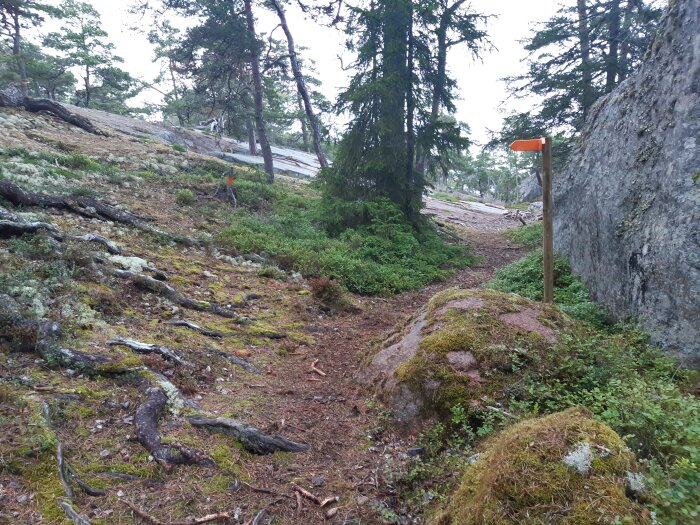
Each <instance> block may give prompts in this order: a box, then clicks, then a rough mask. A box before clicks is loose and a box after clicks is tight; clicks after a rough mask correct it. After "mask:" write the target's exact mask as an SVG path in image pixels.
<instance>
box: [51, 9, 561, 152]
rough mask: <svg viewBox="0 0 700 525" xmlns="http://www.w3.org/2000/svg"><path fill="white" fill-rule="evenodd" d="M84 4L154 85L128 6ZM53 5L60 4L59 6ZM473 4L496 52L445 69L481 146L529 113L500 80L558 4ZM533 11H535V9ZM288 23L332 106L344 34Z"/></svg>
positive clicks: (264, 18)
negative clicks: (511, 117)
mask: <svg viewBox="0 0 700 525" xmlns="http://www.w3.org/2000/svg"><path fill="white" fill-rule="evenodd" d="M87 1H88V2H90V3H91V4H92V5H93V6H94V7H95V8H96V9H97V10H98V11H99V12H100V14H101V15H102V20H103V28H104V29H105V31H107V32H108V33H109V36H110V40H111V41H112V42H113V43H114V44H115V45H116V51H117V54H118V55H119V56H121V57H122V58H123V59H124V64H123V65H122V67H123V68H124V69H126V70H127V71H129V72H130V73H131V74H132V75H135V76H137V77H139V78H141V79H143V80H146V81H149V80H152V79H153V78H154V77H155V76H156V74H157V72H158V70H157V67H156V66H155V65H154V64H153V52H152V50H151V47H150V45H149V43H148V41H147V39H146V37H145V35H143V34H138V33H136V32H134V31H131V30H129V27H131V26H133V25H135V24H138V23H139V21H138V20H137V19H135V18H134V17H132V16H129V15H128V14H127V9H128V6H129V4H130V3H131V1H130V0H125V1H116V0H87ZM55 3H59V2H58V0H56V2H55ZM471 3H472V6H473V8H474V9H475V10H476V11H478V12H481V13H484V14H491V15H496V16H495V17H494V18H492V19H491V20H490V22H489V26H488V32H489V36H490V39H491V41H492V42H493V44H494V46H495V48H496V49H495V50H494V51H492V52H490V53H487V54H485V55H484V57H483V59H482V61H481V62H475V61H474V60H473V59H472V58H471V57H469V56H468V54H467V53H466V51H465V50H463V49H456V50H453V52H452V55H451V57H450V61H449V66H450V70H451V72H452V74H453V75H454V76H455V78H457V79H458V83H459V87H458V93H459V97H460V100H459V101H458V104H457V108H458V115H457V118H458V119H459V120H460V121H463V122H466V123H468V124H469V126H470V127H471V129H472V138H473V139H474V140H475V141H477V142H484V141H486V140H487V139H488V134H487V130H489V129H490V130H497V129H499V127H500V124H501V119H502V118H503V116H504V113H506V114H507V113H508V112H510V111H512V110H514V109H521V110H523V109H529V108H528V105H529V104H528V103H526V102H521V103H520V105H518V102H517V101H508V102H507V103H506V104H505V105H504V104H503V101H504V100H505V99H506V96H507V95H506V92H505V86H504V83H503V82H502V81H501V78H503V77H505V76H509V75H514V74H517V73H519V72H521V71H522V70H523V63H522V60H523V59H524V58H525V53H524V51H523V49H522V45H521V44H520V43H519V41H520V40H521V39H523V38H524V37H526V36H527V35H528V34H529V31H530V29H531V27H532V25H533V24H534V23H536V22H539V21H543V20H546V19H548V18H549V17H551V16H552V15H553V14H554V13H555V12H556V11H557V9H558V5H559V0H537V1H536V2H526V1H524V0H472V2H471ZM535 5H536V6H537V9H534V8H533V6H535ZM258 11H259V13H258V16H259V19H260V20H259V24H258V25H259V31H260V32H263V31H270V30H271V29H272V28H273V27H275V25H276V18H275V16H274V15H273V14H272V13H265V12H263V11H262V10H258ZM287 18H288V21H289V25H290V28H291V30H292V32H293V34H294V38H295V40H296V41H297V44H298V45H300V46H304V47H307V48H308V51H306V54H307V56H308V57H309V58H311V59H313V60H314V61H315V62H316V69H317V71H318V77H319V78H320V79H321V80H322V81H323V85H322V87H321V90H322V91H323V93H324V94H325V95H326V96H327V97H328V98H329V99H330V100H334V99H335V95H336V94H337V92H338V90H339V89H340V88H342V87H343V86H344V85H345V84H346V81H347V77H346V73H344V72H343V71H342V69H341V67H340V62H339V60H338V58H337V56H338V55H339V54H341V53H342V52H343V36H342V34H340V33H339V32H338V31H336V30H334V29H328V28H324V27H320V26H319V25H318V24H316V23H315V22H313V21H311V20H308V19H305V17H304V15H303V14H302V13H301V12H300V11H299V10H298V8H295V7H294V6H292V5H290V7H289V8H288V13H287ZM175 25H180V24H175ZM144 30H146V31H147V30H148V27H144ZM276 36H277V38H282V37H283V34H282V33H281V32H280V33H279V35H276ZM346 58H349V57H346ZM348 61H349V60H346V63H347V62H348ZM158 97H159V95H158V94H157V93H155V92H153V91H151V92H150V95H149V99H150V100H153V101H155V100H157V99H158Z"/></svg>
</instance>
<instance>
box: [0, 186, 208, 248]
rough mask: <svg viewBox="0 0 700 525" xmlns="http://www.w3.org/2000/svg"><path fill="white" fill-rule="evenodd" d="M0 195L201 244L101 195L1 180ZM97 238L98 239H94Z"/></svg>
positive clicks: (13, 201) (22, 203)
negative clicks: (46, 191)
mask: <svg viewBox="0 0 700 525" xmlns="http://www.w3.org/2000/svg"><path fill="white" fill-rule="evenodd" d="M0 197H2V198H4V199H5V200H7V201H8V202H10V203H11V204H14V205H15V206H37V207H40V208H53V209H57V210H65V211H69V212H71V213H75V214H78V215H81V216H83V217H87V218H89V219H99V220H103V221H111V222H116V223H119V224H126V225H128V226H132V227H134V228H136V229H138V230H141V231H144V232H148V233H152V234H155V235H160V236H164V237H166V238H167V239H170V240H172V241H174V242H177V243H180V244H185V245H186V246H195V245H198V244H201V243H200V242H199V241H196V240H194V239H190V238H187V237H181V236H177V235H171V234H169V233H166V232H164V231H161V230H159V229H158V228H155V227H154V226H151V225H150V224H147V223H146V220H145V219H144V218H142V217H139V216H138V215H135V214H133V213H131V212H128V211H124V210H120V209H119V208H116V207H114V206H110V205H109V204H106V203H104V202H102V201H99V200H97V199H92V198H90V197H82V196H70V197H69V196H64V195H45V194H42V193H34V192H31V191H26V190H23V189H22V188H20V187H19V186H17V184H15V183H14V182H10V181H0ZM92 240H97V239H92Z"/></svg>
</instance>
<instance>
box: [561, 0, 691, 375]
mask: <svg viewBox="0 0 700 525" xmlns="http://www.w3.org/2000/svg"><path fill="white" fill-rule="evenodd" d="M554 183H555V190H554V192H555V193H554V196H555V223H554V229H555V245H556V246H555V247H556V249H557V250H558V251H559V252H561V253H563V254H565V255H566V256H568V257H569V259H570V260H571V266H572V268H573V269H574V270H575V271H576V272H578V273H580V274H581V275H582V277H583V279H584V281H585V282H586V283H587V284H588V286H589V287H590V289H591V291H592V293H593V295H594V296H595V298H596V299H597V300H598V301H599V302H601V303H603V304H604V305H605V306H607V307H608V308H609V309H610V311H611V312H612V313H613V314H614V315H616V316H617V317H626V316H629V315H634V316H640V317H641V318H642V321H643V324H644V326H645V328H646V329H647V330H648V331H649V332H650V333H651V335H652V339H653V341H654V342H655V343H657V344H659V345H660V346H662V347H663V348H664V349H665V350H666V351H667V352H668V353H669V354H670V355H674V356H676V357H678V358H679V360H680V361H681V363H682V364H684V365H686V366H690V367H693V368H698V367H700V2H698V0H672V1H671V2H670V8H669V12H668V14H667V15H666V19H665V21H664V23H663V24H662V25H661V31H660V33H659V35H658V37H657V39H656V42H655V43H654V45H653V46H652V49H651V50H650V52H649V55H648V57H647V59H646V61H645V63H644V64H643V65H642V67H641V69H640V71H639V72H638V73H637V74H636V75H635V76H634V77H631V78H629V79H628V80H627V81H626V82H624V83H623V84H622V85H621V86H620V87H619V88H618V89H616V90H615V91H614V92H613V93H611V94H610V95H608V96H607V97H605V98H603V99H602V100H600V101H598V102H597V103H596V105H595V106H594V107H593V109H592V111H591V115H590V117H589V119H588V122H587V124H586V127H585V129H584V131H583V135H582V140H581V142H580V144H579V146H578V150H577V151H576V152H575V153H574V154H573V157H572V159H571V161H570V164H569V166H568V168H567V169H566V172H565V173H563V174H561V175H560V176H558V177H557V176H556V175H555V179H554Z"/></svg>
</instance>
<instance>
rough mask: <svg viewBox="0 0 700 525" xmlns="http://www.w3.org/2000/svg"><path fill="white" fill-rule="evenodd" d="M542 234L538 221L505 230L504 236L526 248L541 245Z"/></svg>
mask: <svg viewBox="0 0 700 525" xmlns="http://www.w3.org/2000/svg"><path fill="white" fill-rule="evenodd" d="M543 235H544V233H543V230H542V223H541V222H539V221H538V222H533V223H531V224H526V225H525V226H521V227H519V228H513V229H512V230H507V231H506V237H508V238H509V239H510V240H511V241H513V242H514V243H516V244H520V245H521V246H525V247H526V248H537V247H539V246H542V240H543Z"/></svg>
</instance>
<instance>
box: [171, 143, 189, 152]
mask: <svg viewBox="0 0 700 525" xmlns="http://www.w3.org/2000/svg"><path fill="white" fill-rule="evenodd" d="M173 149H174V150H175V151H179V152H180V153H185V152H186V151H187V148H186V147H185V146H183V145H182V144H173Z"/></svg>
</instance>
